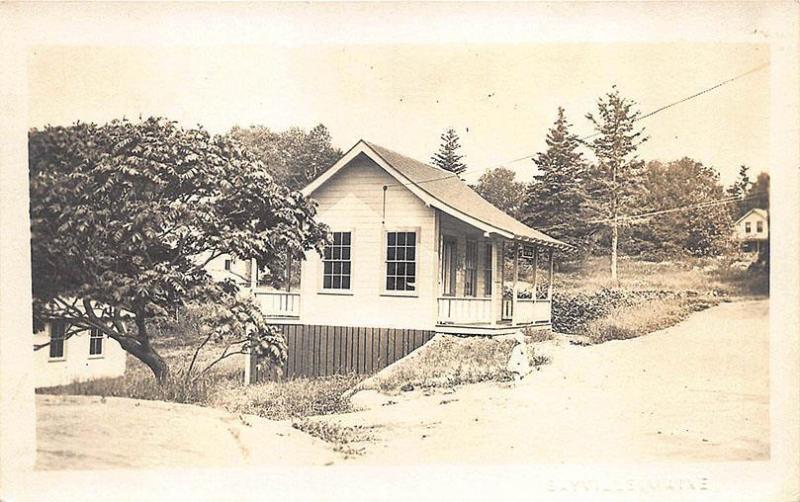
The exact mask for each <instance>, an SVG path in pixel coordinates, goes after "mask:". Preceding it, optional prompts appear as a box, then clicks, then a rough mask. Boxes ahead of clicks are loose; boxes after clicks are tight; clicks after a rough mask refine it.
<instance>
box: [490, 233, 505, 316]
mask: <svg viewBox="0 0 800 502" xmlns="http://www.w3.org/2000/svg"><path fill="white" fill-rule="evenodd" d="M490 242H491V246H492V257H491V265H490V266H491V267H492V284H491V287H492V306H491V312H492V319H491V323H492V324H493V325H494V324H497V321H498V320H499V319H500V317H502V315H503V312H502V308H503V307H502V302H503V277H502V271H501V273H500V274H498V273H497V264H498V259H497V258H498V257H497V244H498V243H497V240H495V239H492V240H491V241H490ZM498 275H499V276H500V277H499V279H500V280H499V281H498V277H497V276H498ZM498 284H499V287H498Z"/></svg>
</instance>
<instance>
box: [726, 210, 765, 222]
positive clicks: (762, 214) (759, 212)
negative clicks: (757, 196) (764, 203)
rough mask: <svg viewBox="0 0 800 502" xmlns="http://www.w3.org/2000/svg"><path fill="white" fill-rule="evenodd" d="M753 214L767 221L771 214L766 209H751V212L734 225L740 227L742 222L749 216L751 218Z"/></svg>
mask: <svg viewBox="0 0 800 502" xmlns="http://www.w3.org/2000/svg"><path fill="white" fill-rule="evenodd" d="M753 213H755V214H757V215H759V216H761V217H762V218H764V219H765V220H766V219H769V216H768V215H769V213H767V210H766V209H761V208H760V207H754V208H753V209H751V210H749V211H747V212H746V213H744V216H742V217H741V218H739V219H738V220H736V223H734V225H738V224H739V222H740V221H742V220H743V219H745V218H747V217H748V216H750V215H751V214H753Z"/></svg>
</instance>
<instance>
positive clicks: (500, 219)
mask: <svg viewBox="0 0 800 502" xmlns="http://www.w3.org/2000/svg"><path fill="white" fill-rule="evenodd" d="M362 153H363V154H365V155H367V156H368V157H370V158H371V159H372V160H373V161H375V162H376V163H377V164H378V165H379V166H381V167H382V168H384V169H385V170H386V171H387V172H388V173H389V174H390V175H392V176H393V177H394V178H395V179H397V181H398V184H399V185H402V186H405V187H406V188H408V189H409V190H410V191H411V192H412V193H414V194H415V195H417V196H419V197H420V198H421V199H422V200H423V201H424V202H425V203H426V204H429V205H431V206H434V207H436V208H437V209H440V210H442V211H444V212H445V213H447V214H449V215H450V216H453V217H454V218H457V219H460V220H462V221H464V222H466V223H469V224H471V225H474V226H476V227H478V228H481V229H483V230H484V231H487V232H494V233H497V234H500V235H502V236H504V237H507V238H514V239H518V240H523V241H530V242H534V243H538V244H542V245H546V246H550V247H557V248H562V249H568V248H571V246H569V245H568V244H565V243H563V242H561V241H559V240H557V239H554V238H552V237H550V236H549V235H546V234H544V233H542V232H540V231H538V230H536V229H533V228H531V227H529V226H527V225H525V224H524V223H522V222H520V221H518V220H516V219H515V218H513V217H511V216H509V215H507V214H506V213H504V212H503V211H501V210H500V209H498V208H496V207H495V206H493V205H492V204H491V203H489V202H488V201H487V200H486V199H484V198H483V197H481V196H480V195H478V194H477V193H476V192H475V191H474V190H472V189H471V188H469V187H468V186H467V185H466V184H465V183H464V182H463V181H461V179H459V177H458V175H456V174H454V173H452V172H450V171H445V170H444V169H440V168H437V167H433V166H429V165H428V164H425V163H423V162H420V161H418V160H415V159H412V158H410V157H407V156H405V155H402V154H400V153H397V152H395V151H393V150H390V149H388V148H385V147H382V146H380V145H376V144H374V143H371V142H368V141H364V140H360V141H359V142H358V143H356V144H355V145H354V146H353V148H351V149H350V150H349V151H348V152H347V153H345V154H344V156H343V157H342V158H341V159H339V161H338V162H336V164H334V165H333V166H331V167H330V168H329V169H328V170H326V171H325V172H324V173H322V175H320V176H319V177H318V178H317V179H316V180H314V181H312V182H311V183H310V184H309V185H308V186H307V187H305V188H304V189H303V194H304V195H306V196H309V195H311V194H312V193H313V192H314V191H316V190H317V189H318V188H319V187H320V186H322V185H323V184H325V182H327V181H328V180H329V179H330V178H331V177H333V175H335V174H336V173H337V172H338V171H339V170H341V169H342V168H343V167H344V166H346V165H347V164H348V163H349V162H350V161H351V160H353V159H354V158H355V157H357V156H358V155H359V154H362Z"/></svg>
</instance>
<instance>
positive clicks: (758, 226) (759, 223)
mask: <svg viewBox="0 0 800 502" xmlns="http://www.w3.org/2000/svg"><path fill="white" fill-rule="evenodd" d="M763 232H764V222H763V221H757V222H756V233H759V234H760V233H763Z"/></svg>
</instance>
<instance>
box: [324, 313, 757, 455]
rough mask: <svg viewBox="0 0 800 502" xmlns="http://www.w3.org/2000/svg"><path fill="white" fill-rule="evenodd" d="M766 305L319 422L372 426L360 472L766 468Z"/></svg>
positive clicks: (380, 401)
mask: <svg viewBox="0 0 800 502" xmlns="http://www.w3.org/2000/svg"><path fill="white" fill-rule="evenodd" d="M768 335H769V329H768V302H767V301H748V302H736V303H726V304H722V305H720V306H718V307H714V308H712V309H709V310H706V311H704V312H700V313H697V314H695V315H693V316H692V317H690V318H689V319H688V320H686V321H685V322H683V323H681V324H679V325H677V326H674V327H672V328H669V329H666V330H663V331H660V332H657V333H653V334H651V335H648V336H644V337H641V338H637V339H633V340H627V341H613V342H609V343H605V344H602V345H597V346H592V347H579V346H574V345H570V344H568V343H561V344H560V345H558V346H550V347H546V350H547V351H549V352H550V353H551V355H552V359H553V362H552V364H550V365H546V366H544V367H542V369H541V371H539V372H536V373H534V374H533V375H531V376H530V377H528V378H526V379H525V380H523V381H522V382H521V383H519V384H517V385H515V386H512V385H510V384H509V385H498V384H480V385H471V386H465V387H462V388H459V389H457V390H456V391H455V392H452V393H450V394H442V393H437V394H434V395H430V396H425V395H423V394H422V393H421V392H419V391H414V392H409V393H405V394H402V395H400V396H395V397H385V396H379V395H377V396H376V395H373V396H371V397H370V396H362V397H367V398H369V399H367V401H369V402H370V403H371V406H370V409H368V410H366V411H363V412H359V413H353V414H349V415H340V416H329V417H320V418H319V419H320V420H326V421H330V422H334V423H338V424H341V425H363V426H374V427H375V429H373V431H374V433H375V434H374V436H376V439H375V440H373V441H371V442H366V443H363V446H364V447H365V448H366V453H365V454H364V455H363V456H360V457H355V458H354V459H353V461H355V462H365V463H380V464H395V463H397V464H404V463H429V462H456V463H484V462H493V463H504V462H515V463H516V462H533V463H538V462H541V463H559V462H617V461H622V462H644V461H726V460H727V461H732V460H763V459H767V458H768V457H769V393H768V383H769V374H768V369H769V353H768Z"/></svg>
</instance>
